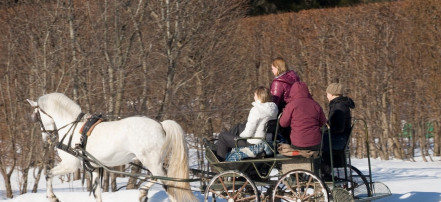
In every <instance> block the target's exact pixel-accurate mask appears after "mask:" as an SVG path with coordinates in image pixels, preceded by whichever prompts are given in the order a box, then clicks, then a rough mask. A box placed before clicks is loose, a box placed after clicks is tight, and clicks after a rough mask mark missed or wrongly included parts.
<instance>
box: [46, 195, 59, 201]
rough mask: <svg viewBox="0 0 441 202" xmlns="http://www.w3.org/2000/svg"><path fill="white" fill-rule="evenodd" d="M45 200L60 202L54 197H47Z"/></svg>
mask: <svg viewBox="0 0 441 202" xmlns="http://www.w3.org/2000/svg"><path fill="white" fill-rule="evenodd" d="M47 198H48V199H49V201H50V202H60V200H58V198H57V197H56V196H48V197H47Z"/></svg>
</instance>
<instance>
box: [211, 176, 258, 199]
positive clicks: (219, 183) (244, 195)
mask: <svg viewBox="0 0 441 202" xmlns="http://www.w3.org/2000/svg"><path fill="white" fill-rule="evenodd" d="M209 200H211V201H216V202H217V201H228V202H232V201H257V202H259V201H260V199H259V194H258V191H257V187H256V185H255V184H254V182H253V181H251V180H250V178H249V177H248V176H246V175H245V174H243V173H241V172H238V171H233V170H230V171H225V172H222V173H219V174H217V175H215V176H214V177H213V178H212V179H211V180H210V182H209V184H208V185H207V188H206V189H205V198H204V201H209Z"/></svg>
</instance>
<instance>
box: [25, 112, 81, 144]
mask: <svg viewBox="0 0 441 202" xmlns="http://www.w3.org/2000/svg"><path fill="white" fill-rule="evenodd" d="M34 108H35V109H34V113H33V117H32V119H33V120H34V122H38V123H39V124H40V128H41V131H42V132H44V133H46V134H48V135H49V138H48V140H47V141H48V143H49V144H53V143H55V142H56V141H57V138H58V137H59V134H58V131H59V130H61V129H63V128H66V127H67V126H69V125H70V128H69V130H68V131H67V132H66V133H65V134H64V137H63V139H64V138H65V137H66V135H67V134H68V133H69V132H70V131H71V130H72V128H73V127H74V126H76V125H77V124H78V122H80V121H81V119H82V118H83V116H84V113H83V112H81V113H80V114H79V115H78V116H77V118H76V119H75V120H74V121H72V122H70V123H68V124H66V125H64V126H62V127H60V128H57V125H56V124H55V120H54V118H53V117H52V116H51V115H50V114H48V113H47V112H46V111H44V110H43V109H42V108H40V107H39V106H36V107H34ZM40 112H41V113H43V114H44V115H46V116H48V117H49V118H51V119H52V124H53V129H52V130H46V128H45V127H44V124H43V120H42V119H41V115H40ZM34 115H35V117H34ZM73 132H74V131H73V130H72V133H73ZM60 142H63V141H60ZM69 143H70V141H69Z"/></svg>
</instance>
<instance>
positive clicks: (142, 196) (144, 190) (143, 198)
mask: <svg viewBox="0 0 441 202" xmlns="http://www.w3.org/2000/svg"><path fill="white" fill-rule="evenodd" d="M154 184H155V181H152V180H147V182H146V183H145V184H144V185H142V187H141V188H140V190H139V201H140V202H147V201H148V200H149V197H148V194H149V189H150V188H151V187H152V186H153V185H154Z"/></svg>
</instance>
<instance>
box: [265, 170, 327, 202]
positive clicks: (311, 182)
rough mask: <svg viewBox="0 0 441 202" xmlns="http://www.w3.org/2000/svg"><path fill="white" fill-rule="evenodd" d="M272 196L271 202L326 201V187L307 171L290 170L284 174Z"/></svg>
mask: <svg viewBox="0 0 441 202" xmlns="http://www.w3.org/2000/svg"><path fill="white" fill-rule="evenodd" d="M272 196H273V201H296V202H300V201H317V202H322V201H328V191H327V189H326V185H325V184H324V183H323V182H322V181H321V180H320V179H319V178H318V177H317V176H315V175H314V174H313V173H312V172H310V171H307V170H292V171H289V172H288V173H286V174H284V175H283V176H282V178H280V179H279V181H278V182H277V184H276V187H275V188H274V190H273V194H272Z"/></svg>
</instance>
